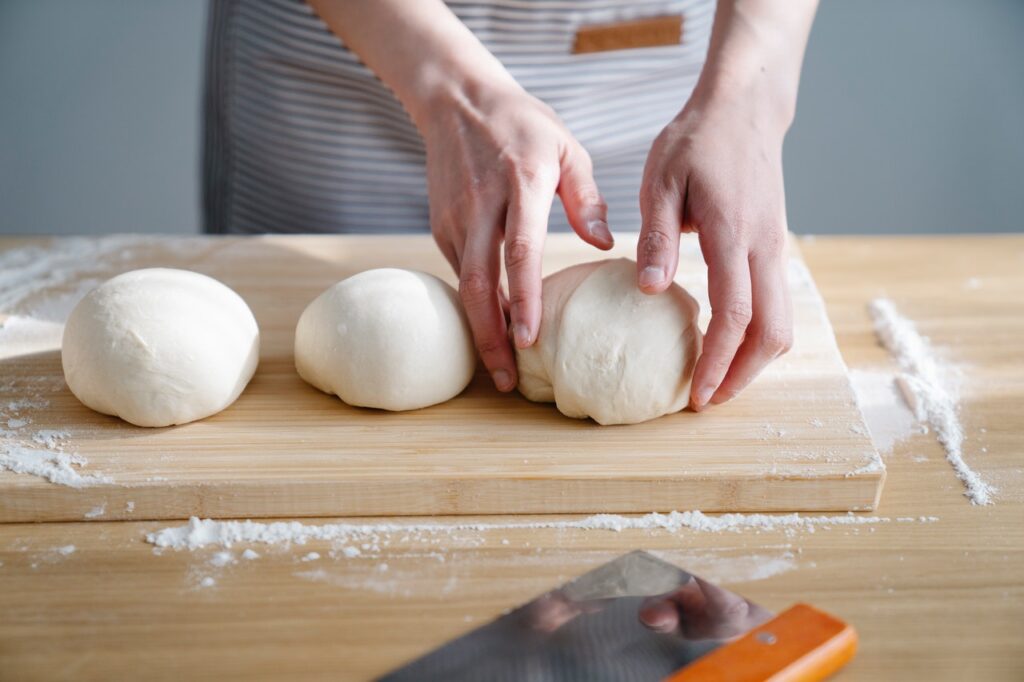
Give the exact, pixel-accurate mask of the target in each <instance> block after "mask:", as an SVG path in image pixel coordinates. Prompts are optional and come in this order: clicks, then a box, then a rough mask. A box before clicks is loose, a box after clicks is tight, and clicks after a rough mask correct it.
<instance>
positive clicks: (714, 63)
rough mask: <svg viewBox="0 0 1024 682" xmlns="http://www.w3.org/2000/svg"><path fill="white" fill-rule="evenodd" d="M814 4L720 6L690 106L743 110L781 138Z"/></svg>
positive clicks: (762, 0) (765, 1)
mask: <svg viewBox="0 0 1024 682" xmlns="http://www.w3.org/2000/svg"><path fill="white" fill-rule="evenodd" d="M816 5H817V0H792V4H790V3H778V2H775V1H774V0H720V1H719V3H718V7H717V10H716V12H715V25H714V28H713V29H712V36H711V45H710V47H709V49H708V56H707V61H706V63H705V65H704V69H703V70H702V72H701V76H700V80H699V81H698V83H697V87H696V88H695V90H694V94H693V100H694V103H695V105H700V106H702V107H711V108H721V107H722V106H727V107H731V108H734V109H735V108H737V107H739V108H746V109H747V110H748V111H753V112H756V114H757V120H758V121H759V122H761V123H763V125H764V127H766V128H768V129H770V130H775V131H777V132H779V133H780V134H781V135H785V133H786V131H787V130H788V129H789V126H790V124H791V123H792V122H793V117H794V116H795V114H796V98H797V89H798V86H799V83H800V67H801V65H802V62H803V54H804V48H805V47H806V44H807V36H808V34H809V33H810V28H811V22H812V21H813V19H814V11H815V8H816Z"/></svg>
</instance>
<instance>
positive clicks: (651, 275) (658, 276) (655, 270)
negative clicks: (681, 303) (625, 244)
mask: <svg viewBox="0 0 1024 682" xmlns="http://www.w3.org/2000/svg"><path fill="white" fill-rule="evenodd" d="M664 279H665V271H664V270H663V269H661V268H659V267H658V266H656V265H648V266H647V267H646V268H644V269H643V270H641V271H640V280H639V281H640V286H641V287H653V286H655V285H657V284H661V283H662V282H663V281H664Z"/></svg>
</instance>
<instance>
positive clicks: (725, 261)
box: [690, 238, 751, 410]
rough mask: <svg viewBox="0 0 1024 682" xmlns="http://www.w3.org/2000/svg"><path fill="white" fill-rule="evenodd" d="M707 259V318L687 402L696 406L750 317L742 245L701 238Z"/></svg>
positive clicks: (712, 387)
mask: <svg viewBox="0 0 1024 682" xmlns="http://www.w3.org/2000/svg"><path fill="white" fill-rule="evenodd" d="M701 250H702V251H703V252H704V259H705V260H706V261H707V263H708V298H709V300H710V301H711V322H710V323H709V324H708V332H707V334H706V335H705V336H704V352H703V353H701V356H700V358H699V359H698V360H697V367H696V368H695V369H694V372H693V389H692V391H691V396H690V400H691V404H692V406H693V409H695V410H700V409H701V408H703V407H704V406H705V405H707V403H708V401H709V400H710V399H711V396H712V395H714V393H715V391H716V390H718V387H719V386H720V385H721V383H722V380H723V379H724V378H725V375H726V372H727V371H728V370H729V366H730V365H731V364H732V361H733V358H734V357H735V355H736V350H737V349H738V348H739V346H740V343H741V342H742V341H743V337H744V335H745V334H746V332H747V326H748V325H749V324H750V319H751V300H750V266H749V264H748V262H747V251H746V249H745V248H737V246H736V245H734V244H732V243H730V242H727V241H723V240H720V239H719V240H716V239H704V238H702V239H701Z"/></svg>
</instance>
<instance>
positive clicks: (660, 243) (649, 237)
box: [640, 230, 672, 261]
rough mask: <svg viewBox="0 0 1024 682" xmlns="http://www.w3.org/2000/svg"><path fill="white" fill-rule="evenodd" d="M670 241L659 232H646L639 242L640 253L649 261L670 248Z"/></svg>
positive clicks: (665, 235)
mask: <svg viewBox="0 0 1024 682" xmlns="http://www.w3.org/2000/svg"><path fill="white" fill-rule="evenodd" d="M671 244H672V240H671V239H669V236H668V235H667V234H665V233H664V232H662V231H661V230H648V231H647V232H645V233H644V236H643V239H642V240H641V241H640V251H641V253H642V254H643V255H644V257H645V258H646V259H647V260H648V261H650V260H654V259H655V258H657V257H658V256H660V255H661V254H662V253H663V252H665V251H667V250H668V249H669V248H671Z"/></svg>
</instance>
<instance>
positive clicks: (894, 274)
mask: <svg viewBox="0 0 1024 682" xmlns="http://www.w3.org/2000/svg"><path fill="white" fill-rule="evenodd" d="M802 248H803V250H804V252H805V254H806V257H807V260H808V263H809V264H810V266H811V268H812V270H813V272H814V274H815V278H816V280H817V282H818V284H819V286H820V288H821V291H822V293H823V295H824V297H825V299H826V301H827V304H828V311H829V315H830V317H831V319H832V320H833V322H834V325H835V329H836V332H837V336H838V340H839V344H840V347H841V349H842V351H843V356H844V358H845V359H846V361H847V362H848V363H849V365H850V366H851V367H852V368H854V369H871V370H874V369H891V360H890V359H889V357H888V355H887V354H886V352H885V351H884V350H883V349H881V348H880V347H879V346H878V345H877V343H876V342H875V339H874V336H873V334H872V332H871V325H870V320H869V318H868V316H867V312H866V304H867V302H868V301H869V300H870V299H871V298H872V297H874V296H877V295H880V294H885V295H888V296H890V297H891V298H892V299H893V300H894V301H895V302H896V304H897V306H898V307H899V309H900V310H901V311H902V312H903V313H904V314H906V315H908V316H909V317H910V318H911V319H913V320H914V321H915V322H916V323H917V325H918V326H919V328H921V329H922V330H923V331H924V332H925V333H927V334H928V336H929V337H930V338H931V339H932V342H933V343H934V344H935V346H936V348H938V349H939V350H940V351H941V352H942V353H943V355H944V357H945V358H947V359H948V360H949V361H950V362H951V363H954V364H956V365H957V366H959V367H961V368H962V371H963V385H962V391H963V397H964V403H963V409H962V415H961V417H962V421H963V424H964V427H965V430H966V434H967V447H966V449H965V457H966V458H967V459H968V462H969V463H970V464H971V465H972V466H974V467H975V469H976V470H977V471H978V472H979V473H980V474H982V475H983V476H985V477H986V478H987V479H988V480H990V481H992V482H993V483H994V484H996V485H997V486H998V487H999V493H998V494H997V498H996V504H995V505H993V506H990V507H975V506H972V505H970V504H969V503H968V501H967V500H966V499H965V498H964V497H963V495H962V486H961V485H960V483H959V482H958V481H957V480H956V479H955V477H954V476H953V473H952V471H951V470H950V467H949V465H948V464H947V463H946V461H945V460H944V458H943V451H942V448H941V447H940V446H939V445H938V443H937V442H936V441H935V439H934V436H933V435H930V434H919V435H915V436H913V437H912V438H910V439H909V440H907V441H906V442H904V443H902V444H899V445H897V446H896V448H895V449H894V451H893V452H892V453H891V454H890V455H888V456H887V462H886V463H887V466H888V480H887V482H886V493H885V496H884V497H883V499H882V502H881V504H880V505H879V508H878V511H877V512H876V513H877V514H879V515H882V516H885V517H888V518H893V519H895V518H898V517H917V516H920V515H929V516H931V515H934V516H937V517H938V519H939V520H938V521H936V522H934V523H917V522H912V523H895V522H890V523H883V524H879V525H877V526H858V527H835V528H828V527H823V528H819V529H818V531H817V532H815V533H806V532H798V533H796V534H794V535H789V534H786V533H784V532H781V531H760V532H755V531H745V532H740V533H721V534H713V533H696V532H692V531H686V530H684V531H681V532H680V533H678V534H672V533H667V532H664V531H654V532H645V531H637V530H627V531H622V532H620V533H612V532H602V531H554V530H507V531H487V532H463V533H454V534H452V535H451V536H439V537H425V538H416V537H408V538H404V537H403V535H402V534H393V535H392V536H391V538H390V540H391V543H390V544H389V545H387V546H382V547H381V548H380V550H379V551H371V550H368V551H366V552H365V554H364V555H363V556H361V557H357V558H354V559H344V558H339V559H331V558H329V557H328V555H327V552H328V551H329V550H330V549H331V547H330V545H329V544H327V543H317V542H311V543H309V544H307V545H304V546H293V547H277V548H269V547H267V546H262V545H256V546H253V549H255V550H256V551H257V552H259V553H260V555H261V556H260V558H259V559H257V560H255V561H252V562H244V561H239V563H237V564H232V565H230V566H227V567H225V568H223V569H215V568H213V567H211V565H210V563H209V560H210V558H211V557H212V556H213V553H214V551H215V550H213V549H207V550H203V551H196V552H187V551H182V552H173V551H168V552H165V553H163V554H162V555H160V556H156V555H154V553H153V551H152V547H151V546H150V545H147V544H145V542H144V541H143V535H144V533H145V532H146V531H148V530H153V529H156V528H159V527H163V526H164V525H168V524H165V523H160V522H149V523H131V522H128V523H104V522H94V523H50V524H6V525H2V526H0V581H2V583H3V589H2V590H0V679H3V680H8V679H10V680H120V679H140V678H143V679H147V680H182V679H189V680H205V679H217V680H224V679H246V680H273V679H282V678H286V679H290V680H320V679H331V680H365V679H369V678H371V677H373V676H375V675H380V674H382V673H384V672H386V671H388V670H390V669H392V668H394V667H396V666H398V665H400V664H402V663H404V662H406V661H408V660H411V659H413V658H415V657H418V656H420V655H422V654H424V653H426V652H427V651H429V650H431V649H433V648H435V647H437V646H440V645H441V644H443V643H444V642H446V641H448V640H449V639H450V638H452V637H455V636H458V635H460V634H462V633H464V632H466V631H468V630H470V629H472V628H475V627H477V626H479V625H481V624H483V623H484V622H486V621H488V620H489V619H491V618H494V617H496V616H498V615H499V614H500V613H502V612H503V611H504V610H505V609H508V608H510V607H513V606H515V605H517V604H520V603H522V602H523V601H525V600H528V599H530V598H532V597H533V596H535V595H537V594H539V593H542V592H544V591H546V590H548V589H550V588H551V587H553V586H555V585H557V584H560V583H562V582H564V581H565V580H568V579H569V578H571V577H573V576H576V575H579V574H581V573H583V572H585V571H587V570H589V569H591V568H593V567H595V566H597V565H598V564H600V563H603V562H605V561H607V560H609V559H611V558H613V557H615V556H618V555H619V554H622V553H624V552H627V551H630V550H633V549H640V548H643V549H647V550H651V551H654V552H655V553H657V554H659V555H660V556H662V557H663V558H665V559H667V560H669V561H671V562H673V563H675V564H677V565H680V566H682V567H684V568H687V569H689V570H692V571H694V572H696V573H697V574H699V575H702V576H704V577H706V578H708V579H711V580H713V581H715V582H718V583H721V584H724V585H726V586H728V587H730V588H731V589H734V590H736V591H738V592H739V593H741V594H743V595H745V596H747V597H749V598H751V599H752V600H754V601H756V602H758V603H760V604H763V605H764V606H766V607H768V608H770V609H772V610H775V611H781V610H783V609H785V608H787V607H789V606H791V605H792V604H795V603H797V602H807V603H810V604H813V605H815V606H817V607H820V608H822V609H824V610H826V611H829V612H830V613H834V614H836V615H837V616H839V617H841V618H842V619H843V620H845V621H847V622H849V623H850V624H852V625H853V626H854V627H856V628H857V631H858V633H859V634H860V650H859V652H858V654H857V656H856V658H855V659H854V660H853V662H852V663H851V664H850V666H849V667H847V668H845V669H844V670H842V671H841V672H840V673H839V674H838V675H837V676H836V677H835V678H834V679H835V680H836V682H861V681H866V682H888V681H890V680H891V681H894V682H906V681H908V680H929V681H932V682H945V681H947V680H948V681H957V682H959V681H962V680H985V681H992V682H1002V681H1006V682H1011V681H1014V682H1016V681H1019V680H1021V679H1024V579H1022V576H1024V574H1022V571H1021V567H1022V566H1024V524H1022V523H1021V520H1022V519H1024V449H1022V445H1021V444H1022V443H1024V417H1022V414H1024V345H1022V344H1021V343H1020V339H1021V338H1022V336H1024V298H1022V297H1021V296H1020V292H1021V291H1024V267H1021V266H1022V265H1024V237H1021V236H1015V237H978V238H959V239H954V238H946V237H940V238H900V239H896V238H886V239H882V238H871V239H866V238H865V239H857V238H842V239H839V238H819V239H817V240H815V241H813V242H809V241H804V242H803V243H802ZM975 277H976V278H980V283H979V284H980V286H971V285H968V281H969V280H970V278H975ZM983 448H984V452H983V451H982V449H983ZM687 506H688V505H687ZM434 520H441V521H445V519H434ZM466 520H468V519H466ZM489 520H490V521H494V522H502V521H518V520H521V518H510V517H492V518H490V519H489ZM366 521H367V522H393V521H403V520H402V519H394V518H385V519H366ZM309 522H310V523H312V522H314V520H312V519H311V520H309ZM175 525H176V522H175ZM69 543H71V544H75V545H76V547H77V550H76V551H75V552H74V553H73V554H71V555H69V556H66V557H62V556H60V555H59V554H58V553H56V552H55V551H54V550H55V548H56V547H59V546H62V545H66V544H69ZM243 548H244V546H235V547H233V548H232V551H233V553H234V554H235V556H238V555H239V553H240V552H241V550H242V549H243ZM313 550H315V551H318V552H320V553H321V554H322V555H323V558H322V559H321V560H319V561H317V562H312V563H309V562H303V561H301V557H303V556H304V555H305V554H307V553H308V552H310V551H313ZM382 564H387V566H388V569H387V570H386V571H383V570H381V565H382ZM771 566H774V567H775V570H774V572H773V571H770V570H764V569H767V568H768V567H771ZM759 571H760V576H761V577H758V572H759ZM204 575H210V576H213V577H215V578H216V584H215V585H214V586H213V587H211V588H200V587H198V582H199V580H200V578H201V577H202V576H204Z"/></svg>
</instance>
